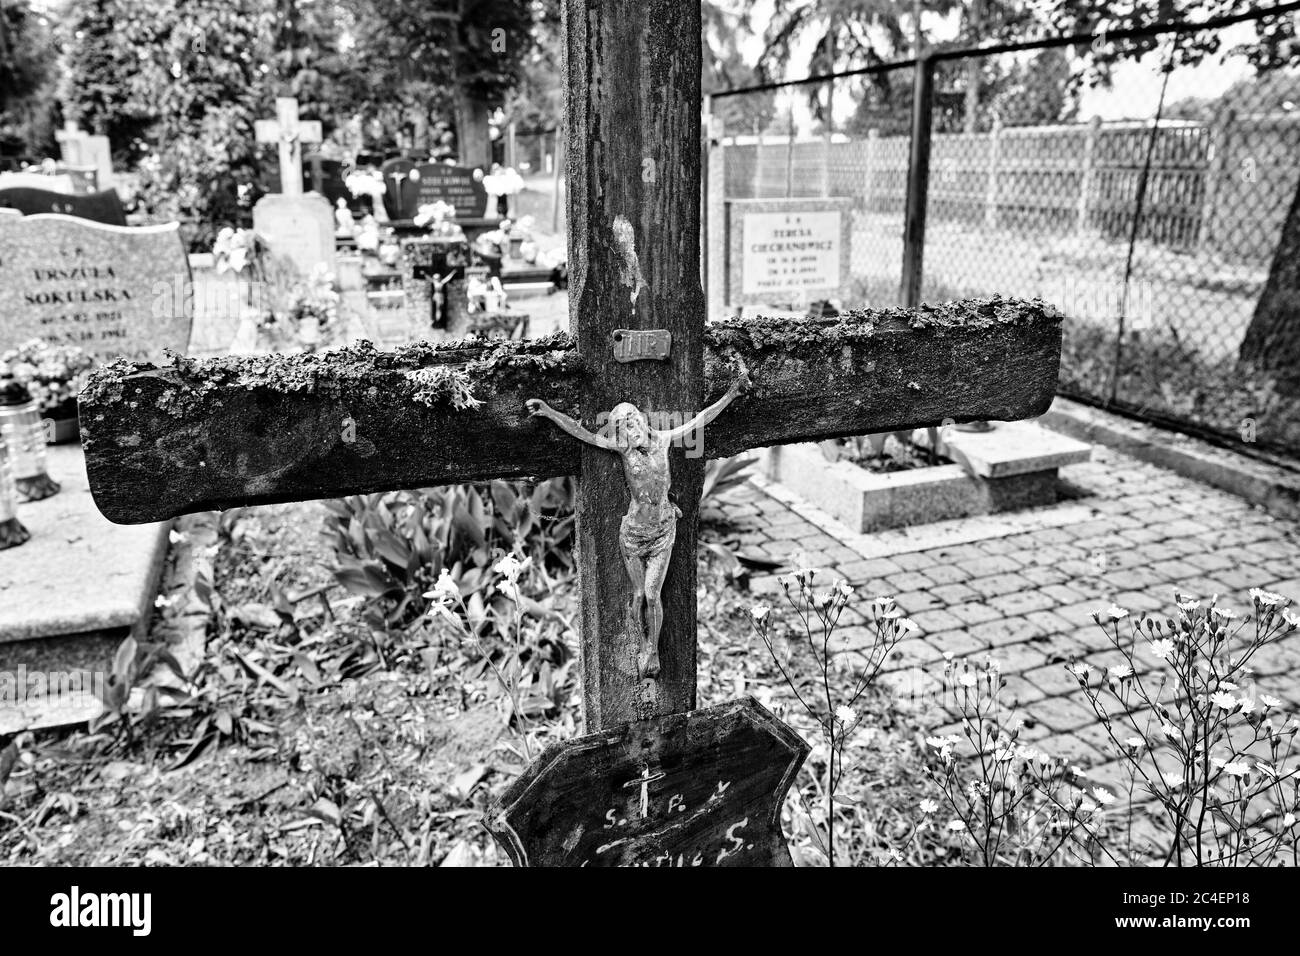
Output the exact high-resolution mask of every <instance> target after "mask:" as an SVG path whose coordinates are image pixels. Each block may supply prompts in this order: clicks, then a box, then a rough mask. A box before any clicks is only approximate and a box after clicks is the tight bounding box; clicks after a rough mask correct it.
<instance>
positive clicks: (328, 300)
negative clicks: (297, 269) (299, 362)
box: [261, 263, 341, 351]
mask: <svg viewBox="0 0 1300 956" xmlns="http://www.w3.org/2000/svg"><path fill="white" fill-rule="evenodd" d="M334 285H335V276H334V273H332V272H330V271H329V269H328V268H327V267H326V266H325V265H324V263H319V264H317V266H316V267H315V268H314V269H313V270H312V271H311V274H310V275H308V276H307V277H306V278H305V279H301V280H299V281H297V282H295V283H294V284H293V286H292V287H291V288H290V290H289V294H288V297H287V300H286V305H285V308H284V310H283V311H282V312H275V311H268V312H267V313H266V315H265V317H264V318H263V320H262V323H261V333H262V337H263V338H264V339H265V340H267V341H268V342H269V343H270V344H271V345H272V346H273V347H274V348H277V349H283V348H286V347H293V346H300V347H302V348H305V349H307V350H308V351H313V350H315V349H317V348H319V347H321V346H328V345H331V344H333V343H334V342H335V341H336V340H337V339H338V338H339V335H340V334H341V329H340V322H339V301H340V298H339V294H338V292H337V291H336V290H335V288H334Z"/></svg>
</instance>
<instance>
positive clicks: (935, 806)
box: [921, 798, 939, 817]
mask: <svg viewBox="0 0 1300 956" xmlns="http://www.w3.org/2000/svg"><path fill="white" fill-rule="evenodd" d="M938 810H939V802H938V801H937V800H930V799H928V798H927V799H925V800H922V801H921V812H922V813H924V814H925V815H926V816H927V817H928V816H930V815H931V814H933V813H937V812H938Z"/></svg>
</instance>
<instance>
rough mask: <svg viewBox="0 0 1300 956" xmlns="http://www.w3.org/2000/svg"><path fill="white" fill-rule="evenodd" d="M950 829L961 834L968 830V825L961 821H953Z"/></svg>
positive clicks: (949, 826) (949, 825)
mask: <svg viewBox="0 0 1300 956" xmlns="http://www.w3.org/2000/svg"><path fill="white" fill-rule="evenodd" d="M948 829H949V830H951V831H952V832H953V833H961V832H962V831H963V830H965V829H966V824H964V823H962V822H961V821H960V820H952V821H951V822H949V824H948Z"/></svg>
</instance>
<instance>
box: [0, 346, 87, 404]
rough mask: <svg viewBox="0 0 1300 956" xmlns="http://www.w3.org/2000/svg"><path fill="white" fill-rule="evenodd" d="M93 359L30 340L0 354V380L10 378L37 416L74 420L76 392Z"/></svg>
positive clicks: (75, 350)
mask: <svg viewBox="0 0 1300 956" xmlns="http://www.w3.org/2000/svg"><path fill="white" fill-rule="evenodd" d="M94 367H95V360H94V359H93V358H92V357H91V356H90V355H88V354H87V353H86V352H85V351H84V350H83V349H80V348H78V347H77V346H75V345H55V344H52V343H50V342H47V341H45V340H44V339H30V340H28V341H26V342H24V343H22V344H21V345H19V346H17V347H16V348H12V349H9V350H8V351H7V352H5V353H4V354H2V355H0V379H5V378H11V379H13V380H14V381H16V382H19V383H20V384H21V385H23V386H24V387H25V388H26V389H27V391H28V392H30V393H31V396H32V399H33V400H34V401H35V402H36V405H37V407H38V408H39V409H40V411H41V415H42V416H44V417H47V418H51V419H54V420H55V421H59V420H61V419H73V420H74V421H75V420H76V417H77V393H78V392H80V391H81V386H82V385H83V384H85V381H86V375H87V374H88V373H89V372H90V370H91V369H93V368H94Z"/></svg>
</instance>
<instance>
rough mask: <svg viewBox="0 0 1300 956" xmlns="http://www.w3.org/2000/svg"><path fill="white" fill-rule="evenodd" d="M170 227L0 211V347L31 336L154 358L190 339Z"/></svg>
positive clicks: (185, 267)
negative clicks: (3, 212)
mask: <svg viewBox="0 0 1300 956" xmlns="http://www.w3.org/2000/svg"><path fill="white" fill-rule="evenodd" d="M189 279H190V273H189V261H188V259H187V258H186V255H185V249H184V247H183V246H182V244H181V238H180V227H179V225H177V224H176V223H171V224H168V225H165V226H147V227H141V228H129V227H125V226H122V227H118V226H104V225H100V224H98V223H93V222H90V221H88V220H84V219H75V218H72V217H69V216H51V215H38V216H13V215H5V216H0V351H4V350H5V349H8V348H11V347H13V346H14V345H17V344H19V343H21V342H25V341H27V340H28V339H32V338H43V339H46V340H48V341H51V342H60V343H65V344H69V345H77V346H80V347H81V348H83V349H85V350H86V351H87V352H89V353H90V354H91V355H93V356H95V357H96V358H97V359H101V360H104V361H107V360H110V359H115V358H130V359H136V360H151V361H160V360H162V359H163V358H164V355H163V350H164V349H172V350H173V351H176V352H181V353H183V352H184V351H185V348H186V345H187V344H188V342H189V336H190V310H191V299H190V297H189V295H188V294H187V293H188V290H189V288H190V282H189Z"/></svg>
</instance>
